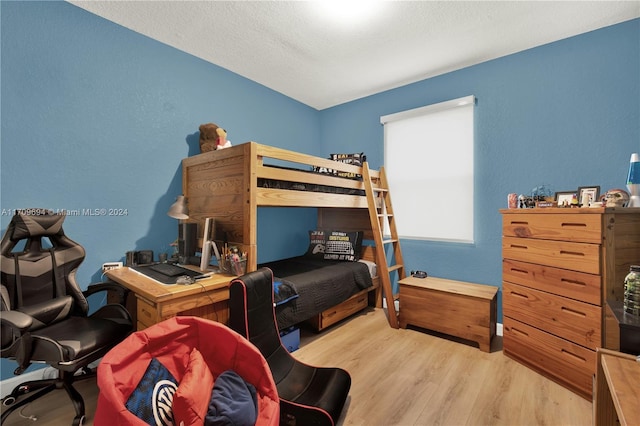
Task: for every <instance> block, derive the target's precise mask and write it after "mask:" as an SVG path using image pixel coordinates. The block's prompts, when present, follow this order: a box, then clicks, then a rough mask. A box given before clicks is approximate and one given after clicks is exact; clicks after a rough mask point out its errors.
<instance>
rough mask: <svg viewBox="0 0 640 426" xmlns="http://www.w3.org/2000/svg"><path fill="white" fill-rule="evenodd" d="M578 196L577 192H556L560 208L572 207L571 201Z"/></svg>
mask: <svg viewBox="0 0 640 426" xmlns="http://www.w3.org/2000/svg"><path fill="white" fill-rule="evenodd" d="M575 194H576V192H575V191H560V192H556V196H555V200H556V201H557V202H558V207H561V206H564V205H567V206H568V205H570V204H571V199H572V198H573V196H574V195H575Z"/></svg>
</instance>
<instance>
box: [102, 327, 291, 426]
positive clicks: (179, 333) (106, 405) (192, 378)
mask: <svg viewBox="0 0 640 426" xmlns="http://www.w3.org/2000/svg"><path fill="white" fill-rule="evenodd" d="M97 382H98V387H99V390H100V393H99V396H98V404H97V408H96V414H95V419H94V424H95V425H96V426H100V425H108V426H113V425H145V424H158V425H164V424H175V425H180V426H182V425H184V426H187V425H204V424H205V423H206V424H212V422H218V424H221V423H224V422H225V421H224V420H225V419H227V420H228V421H227V423H233V422H235V423H236V424H238V423H246V422H245V421H244V420H238V419H235V418H234V419H231V418H230V417H229V416H233V414H234V413H235V414H241V415H246V414H247V413H251V411H252V410H248V409H247V407H248V406H247V405H244V406H242V405H240V404H249V405H251V408H252V409H255V413H252V414H251V415H253V416H254V417H253V419H255V424H256V425H277V424H278V421H279V417H280V406H279V398H278V391H277V389H276V385H275V382H274V381H273V377H272V375H271V370H270V369H269V365H268V364H267V361H266V360H265V359H264V357H263V356H262V354H261V353H260V351H258V349H256V347H255V346H253V345H252V344H251V343H249V341H248V340H246V339H245V338H243V337H242V336H240V335H239V334H238V333H236V332H234V331H233V330H231V329H230V328H228V327H227V326H225V325H223V324H220V323H216V322H213V321H209V320H206V319H202V318H198V317H190V316H181V317H174V318H171V319H168V320H166V321H163V322H161V323H158V324H156V325H154V326H152V327H149V328H147V329H145V330H142V331H138V332H135V333H133V334H131V335H130V336H129V337H128V338H126V339H125V340H124V341H123V342H121V343H120V344H119V345H117V346H116V347H114V348H113V349H112V350H111V351H109V353H107V354H106V355H105V356H104V357H103V358H102V361H101V362H100V364H99V366H98V379H97ZM216 392H217V394H216ZM216 395H217V396H216ZM216 401H217V402H216ZM234 410H235V411H234ZM134 412H135V414H134ZM229 413H231V414H229ZM145 416H147V417H145ZM225 416H226V417H225ZM143 419H146V420H143ZM221 419H222V421H221Z"/></svg>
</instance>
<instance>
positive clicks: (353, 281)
mask: <svg viewBox="0 0 640 426" xmlns="http://www.w3.org/2000/svg"><path fill="white" fill-rule="evenodd" d="M260 267H267V268H270V269H271V270H272V271H273V275H274V281H275V282H278V281H281V282H282V283H283V284H285V285H286V286H287V287H288V288H291V289H292V290H293V291H294V292H295V294H297V297H294V298H291V297H290V298H289V300H288V301H287V302H286V303H280V304H277V305H276V317H277V320H278V328H280V329H284V328H287V327H290V326H292V325H295V324H297V323H299V322H302V321H305V320H307V319H309V318H312V317H313V316H315V315H317V314H319V313H321V312H322V311H325V310H327V309H329V308H331V307H333V306H335V305H338V304H340V303H342V302H344V301H345V300H347V299H348V298H349V297H351V296H353V295H354V294H356V293H358V292H359V291H361V290H364V289H366V288H369V287H372V286H373V281H372V279H371V273H370V270H369V266H368V265H367V264H366V263H363V262H339V261H329V260H319V259H311V258H309V257H306V256H298V257H293V258H289V259H284V260H278V261H275V262H269V263H265V264H262V265H260Z"/></svg>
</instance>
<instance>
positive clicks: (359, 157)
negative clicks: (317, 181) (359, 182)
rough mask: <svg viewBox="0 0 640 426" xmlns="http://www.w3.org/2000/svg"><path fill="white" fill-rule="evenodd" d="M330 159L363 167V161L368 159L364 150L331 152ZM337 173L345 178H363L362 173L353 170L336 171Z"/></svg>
mask: <svg viewBox="0 0 640 426" xmlns="http://www.w3.org/2000/svg"><path fill="white" fill-rule="evenodd" d="M329 159H331V160H334V161H339V162H341V163H345V164H352V165H354V166H358V167H362V163H364V162H365V161H367V156H366V155H364V152H356V153H354V154H331V155H329ZM335 175H336V176H339V177H343V178H362V175H359V174H356V173H351V172H335Z"/></svg>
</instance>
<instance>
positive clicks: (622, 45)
mask: <svg viewBox="0 0 640 426" xmlns="http://www.w3.org/2000/svg"><path fill="white" fill-rule="evenodd" d="M424 54H425V55H426V54H428V52H424ZM467 95H475V96H477V98H478V101H477V107H476V113H475V141H476V148H475V170H476V178H475V194H476V195H475V198H476V199H475V202H474V204H475V227H476V234H475V241H476V242H475V244H474V245H462V244H450V243H449V244H447V243H442V242H426V241H415V240H403V241H402V251H403V255H404V260H405V264H406V266H407V270H412V269H413V270H415V269H423V270H426V271H428V272H429V273H430V274H432V275H433V276H440V277H446V278H451V279H458V280H467V281H472V282H479V283H487V284H492V285H496V286H501V284H502V282H501V275H502V271H501V233H502V229H501V224H502V222H501V216H500V214H499V212H498V210H499V209H501V208H506V203H507V194H508V193H510V192H516V193H518V194H530V192H531V189H532V188H534V187H536V186H538V185H541V184H550V185H551V186H552V188H554V191H571V190H575V189H577V188H578V187H580V186H591V185H600V187H601V190H602V191H606V190H608V189H612V188H625V186H624V185H625V184H626V177H627V176H626V174H627V171H628V168H629V158H630V156H631V153H632V152H638V151H640V20H638V19H636V20H633V21H629V22H626V23H622V24H619V25H615V26H612V27H608V28H604V29H601V30H598V31H594V32H591V33H587V34H583V35H580V36H577V37H573V38H569V39H565V40H561V41H558V42H555V43H552V44H548V45H545V46H542V47H538V48H535V49H530V50H527V51H524V52H521V53H518V54H514V55H510V56H507V57H504V58H500V59H497V60H493V61H489V62H485V63H482V64H480V65H477V66H473V67H468V68H465V69H462V70H459V71H456V72H452V73H448V74H445V75H442V76H439V77H435V78H431V79H428V80H423V81H420V82H418V83H414V84H411V85H407V86H404V87H401V88H398V89H394V90H390V91H387V92H384V93H379V94H376V95H373V96H370V97H367V98H364V99H361V100H357V101H354V102H350V103H347V104H344V105H340V106H337V107H334V108H331V109H326V110H323V111H321V112H320V114H321V117H322V129H323V130H324V132H323V137H322V151H323V152H342V151H339V150H340V149H344V148H342V147H341V145H342V144H344V142H345V141H349V144H350V145H349V146H350V148H352V151H353V152H361V151H364V152H366V154H367V160H368V161H369V162H370V163H371V166H372V167H374V168H377V167H379V166H380V165H382V164H383V156H384V135H383V128H382V126H381V124H380V116H383V115H386V114H391V113H395V112H399V111H404V110H407V109H411V108H416V107H420V106H423V105H429V104H432V103H436V102H441V101H445V100H449V99H455V98H459V97H462V96H467ZM391 194H393V188H391ZM419 196H420V194H416V197H419ZM392 198H393V196H392ZM439 202H451V198H449V197H447V198H446V199H445V197H443V200H442V201H440V200H434V203H433V208H434V209H437V208H438V203H439ZM424 218H425V220H429V211H425V212H424ZM397 219H398V220H401V218H397ZM639 256H640V254H639ZM639 260H640V257H639ZM499 298H500V299H501V294H500V296H499ZM498 306H499V308H498V309H499V314H498V319H499V321H500V322H501V321H502V319H501V318H502V307H501V303H499V305H498Z"/></svg>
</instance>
